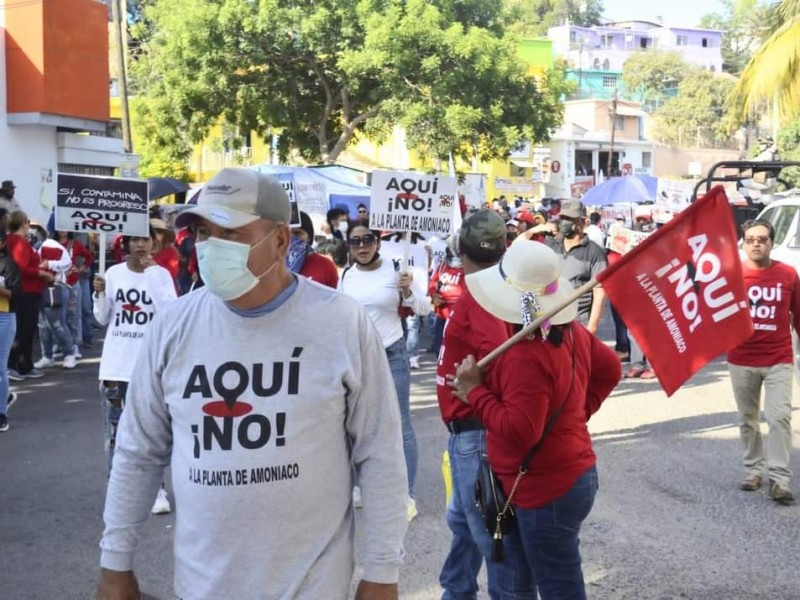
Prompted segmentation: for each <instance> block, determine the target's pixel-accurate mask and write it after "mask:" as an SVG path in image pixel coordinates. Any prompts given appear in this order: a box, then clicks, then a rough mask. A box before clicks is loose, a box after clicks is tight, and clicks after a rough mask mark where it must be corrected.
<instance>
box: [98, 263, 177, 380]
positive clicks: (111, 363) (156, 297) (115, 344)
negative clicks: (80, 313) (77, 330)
mask: <svg viewBox="0 0 800 600" xmlns="http://www.w3.org/2000/svg"><path fill="white" fill-rule="evenodd" d="M105 280H106V291H105V294H97V293H95V294H94V295H93V298H94V307H93V312H94V317H95V319H97V322H98V323H100V325H108V330H107V331H106V339H105V342H103V355H102V356H101V358H100V380H101V381H103V380H106V381H130V380H131V374H132V373H133V364H134V362H135V361H136V356H137V355H138V354H139V349H140V348H141V347H142V346H143V341H144V334H145V332H146V331H147V329H148V326H149V325H150V321H152V320H153V317H154V316H155V314H156V312H158V310H159V309H161V308H163V307H164V305H165V304H167V303H169V302H172V301H173V300H175V298H177V294H176V293H175V284H174V283H173V282H172V276H171V275H170V274H169V271H167V270H166V269H165V268H163V267H159V266H158V265H154V266H152V267H147V269H145V270H144V273H136V272H135V271H131V270H130V269H129V268H128V265H127V264H125V263H120V264H118V265H114V266H113V267H111V268H110V269H108V271H106V275H105Z"/></svg>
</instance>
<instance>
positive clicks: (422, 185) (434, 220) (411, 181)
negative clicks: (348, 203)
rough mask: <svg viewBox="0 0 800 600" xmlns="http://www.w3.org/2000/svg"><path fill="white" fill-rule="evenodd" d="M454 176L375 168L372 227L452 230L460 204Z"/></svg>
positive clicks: (421, 230)
mask: <svg viewBox="0 0 800 600" xmlns="http://www.w3.org/2000/svg"><path fill="white" fill-rule="evenodd" d="M457 185H458V183H457V180H456V178H455V177H445V176H441V175H428V174H425V173H416V172H413V171H374V172H373V173H372V194H371V197H370V215H369V227H370V229H379V230H382V231H415V232H430V233H436V234H439V235H442V236H444V235H447V234H449V233H450V228H451V221H452V218H453V206H454V205H457V204H458V196H457Z"/></svg>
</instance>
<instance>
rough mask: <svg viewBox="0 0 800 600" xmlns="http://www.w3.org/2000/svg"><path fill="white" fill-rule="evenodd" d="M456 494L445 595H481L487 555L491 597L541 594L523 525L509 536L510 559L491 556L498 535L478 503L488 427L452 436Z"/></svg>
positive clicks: (469, 599)
mask: <svg viewBox="0 0 800 600" xmlns="http://www.w3.org/2000/svg"><path fill="white" fill-rule="evenodd" d="M447 451H448V454H449V455H450V474H451V477H452V479H453V494H452V496H451V498H450V503H449V504H448V506H447V525H448V527H450V531H451V532H452V534H453V537H452V540H451V542H450V552H449V553H448V555H447V558H446V559H445V561H444V565H443V566H442V571H441V573H440V574H439V583H440V584H441V586H442V589H443V590H444V592H443V593H442V600H475V599H476V598H477V597H478V595H477V594H478V582H477V578H478V571H480V568H481V563H482V562H483V560H484V558H485V559H486V572H487V576H488V580H489V597H491V598H492V599H493V600H517V599H523V598H524V599H530V600H536V586H535V585H534V582H533V576H532V575H531V571H530V568H529V567H528V563H527V561H526V560H525V554H524V553H523V551H522V542H521V540H520V536H519V532H518V531H517V530H514V531H511V532H509V533H508V534H506V535H504V536H503V550H504V552H505V560H503V561H502V562H499V563H493V562H491V560H490V558H491V555H492V535H491V534H490V533H489V532H488V531H486V526H485V525H484V522H483V517H482V516H481V513H480V511H479V510H478V508H477V506H476V505H475V481H476V479H477V478H478V464H479V460H480V455H481V453H482V452H483V453H485V452H486V432H485V431H483V430H479V431H465V432H463V433H459V434H456V435H451V436H450V441H449V442H448V445H447Z"/></svg>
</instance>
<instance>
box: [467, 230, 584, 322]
mask: <svg viewBox="0 0 800 600" xmlns="http://www.w3.org/2000/svg"><path fill="white" fill-rule="evenodd" d="M466 282H467V288H468V289H469V291H470V293H471V294H472V296H473V297H474V298H475V300H476V301H477V302H478V304H480V305H481V306H482V307H483V308H484V309H485V310H486V311H487V312H489V313H491V314H492V315H494V316H496V317H497V318H499V319H502V320H503V321H506V322H508V323H520V324H522V325H528V324H529V323H531V322H532V321H534V320H536V319H537V318H538V317H540V316H541V315H543V314H544V313H546V312H548V311H550V310H551V309H553V308H555V307H557V306H558V305H559V304H562V303H563V302H565V301H566V300H567V299H568V298H569V296H570V295H571V294H572V293H573V292H574V288H573V287H572V284H570V282H569V280H567V279H564V278H563V277H561V259H560V258H559V257H558V255H557V254H556V253H555V252H553V251H552V250H551V249H550V248H548V247H547V246H545V245H544V244H542V243H540V242H533V241H520V242H516V243H514V244H511V247H510V248H509V249H508V250H507V251H506V253H505V256H503V259H502V260H501V261H500V262H499V263H498V264H496V265H495V266H493V267H489V268H488V269H483V270H482V271H478V272H477V273H472V274H471V275H467V277H466ZM577 316H578V304H577V300H576V301H575V302H573V303H571V304H569V305H568V306H567V307H566V308H564V309H563V310H562V311H560V312H558V313H557V314H555V315H554V316H552V317H551V318H550V319H549V324H550V325H562V324H564V323H569V322H570V321H572V320H574V319H575V317H577ZM546 329H547V328H546V327H544V328H543V331H545V332H546Z"/></svg>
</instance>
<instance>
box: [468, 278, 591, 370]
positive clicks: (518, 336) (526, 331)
mask: <svg viewBox="0 0 800 600" xmlns="http://www.w3.org/2000/svg"><path fill="white" fill-rule="evenodd" d="M599 283H600V282H599V281H597V279H595V278H594V277H593V278H592V279H591V280H589V281H587V282H586V283H584V284H583V285H582V286H581V287H579V288H576V289H575V291H573V292H572V293H571V294H570V295H569V296H568V297H567V298H565V299H564V301H563V302H560V303H559V304H557V305H556V306H554V307H553V308H552V309H550V310H548V311H547V312H545V313H544V314H543V315H542V316H541V317H539V318H538V319H536V320H535V321H534V322H533V323H531V324H530V325H528V326H527V327H524V328H523V329H522V330H521V331H519V332H517V333H515V334H514V335H513V336H512V337H510V338H508V339H507V340H506V341H505V342H503V343H502V344H500V345H499V346H498V347H497V348H495V349H494V350H492V351H491V352H489V354H487V355H486V356H484V357H483V358H482V359H480V360H479V361H478V366H479V367H480V368H481V369H483V368H485V367H486V366H487V365H488V364H489V363H490V362H492V361H493V360H494V359H495V358H497V357H498V356H500V355H501V354H502V353H503V352H505V351H506V350H508V349H509V348H511V346H514V345H515V344H518V343H519V342H521V341H522V340H524V339H525V338H527V337H528V336H529V335H531V334H532V333H533V332H534V331H536V330H537V329H539V327H541V326H542V323H544V322H545V321H547V320H548V319H551V318H553V317H554V316H556V315H557V314H558V313H560V312H561V311H562V310H564V309H565V308H567V307H568V306H569V305H570V304H572V303H573V302H576V301H577V300H578V298H580V297H581V296H583V295H584V294H585V293H586V292H589V291H591V290H592V289H593V288H594V287H596V286H597V285H598V284H599Z"/></svg>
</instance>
